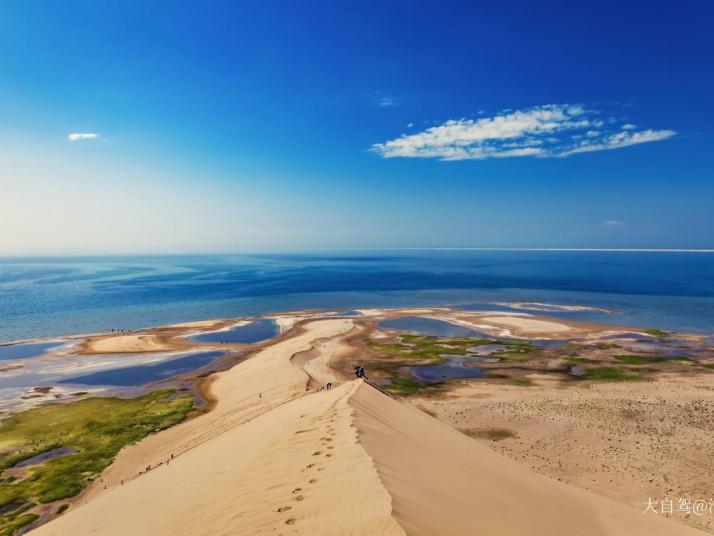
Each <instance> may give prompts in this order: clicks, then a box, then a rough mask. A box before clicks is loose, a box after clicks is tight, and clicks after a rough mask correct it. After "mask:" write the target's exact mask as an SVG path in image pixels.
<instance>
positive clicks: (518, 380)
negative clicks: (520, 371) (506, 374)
mask: <svg viewBox="0 0 714 536" xmlns="http://www.w3.org/2000/svg"><path fill="white" fill-rule="evenodd" d="M513 383H515V384H516V385H522V386H524V387H531V386H532V385H533V380H531V379H530V378H524V377H520V378H513Z"/></svg>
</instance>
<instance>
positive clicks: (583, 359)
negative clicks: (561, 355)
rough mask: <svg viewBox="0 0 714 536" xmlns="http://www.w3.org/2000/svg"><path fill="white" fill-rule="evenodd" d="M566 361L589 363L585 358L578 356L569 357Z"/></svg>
mask: <svg viewBox="0 0 714 536" xmlns="http://www.w3.org/2000/svg"><path fill="white" fill-rule="evenodd" d="M565 360H566V361H567V362H568V363H585V362H587V359H585V358H583V357H578V356H576V355H571V356H568V357H566V358H565Z"/></svg>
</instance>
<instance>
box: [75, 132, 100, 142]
mask: <svg viewBox="0 0 714 536" xmlns="http://www.w3.org/2000/svg"><path fill="white" fill-rule="evenodd" d="M67 139H68V140H69V141H81V140H98V139H99V134H96V133H94V132H72V133H70V134H69V135H68V136H67Z"/></svg>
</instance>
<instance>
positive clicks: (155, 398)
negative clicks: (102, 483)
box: [0, 389, 193, 536]
mask: <svg viewBox="0 0 714 536" xmlns="http://www.w3.org/2000/svg"><path fill="white" fill-rule="evenodd" d="M192 409H193V397H192V396H191V395H190V394H189V393H185V394H180V393H177V390H176V389H163V390H159V391H154V392H152V393H148V394H146V395H144V396H140V397H137V398H129V399H122V398H98V397H97V398H87V399H85V400H79V401H77V402H72V403H69V404H55V405H47V406H42V407H39V408H35V409H31V410H28V411H25V412H23V413H18V414H17V415H13V416H12V417H8V418H7V419H5V420H3V421H0V511H1V510H2V509H3V508H4V509H8V508H10V511H8V512H6V513H4V514H3V515H0V536H10V535H12V534H13V533H14V532H15V531H16V530H18V529H19V528H21V527H23V526H25V525H27V524H29V523H32V522H33V521H34V520H35V519H36V514H34V513H33V512H28V510H30V509H31V508H33V507H34V506H35V505H37V504H47V503H52V502H54V501H58V500H61V499H66V498H69V497H73V496H75V495H77V494H78V493H79V492H80V491H82V490H83V489H84V488H85V487H86V486H88V485H89V484H90V483H91V482H92V481H93V480H94V479H95V478H96V477H97V476H98V475H99V474H100V473H101V472H102V471H103V470H104V469H105V468H106V467H107V466H108V465H109V464H111V463H112V461H113V460H114V457H115V456H116V455H117V453H118V452H119V451H120V450H121V449H122V448H123V447H124V446H126V445H130V444H132V443H136V442H137V441H139V440H141V439H143V438H144V437H146V436H147V435H149V434H150V433H152V432H155V431H159V430H162V429H164V428H168V427H169V426H172V425H174V424H176V423H178V422H181V421H182V420H184V419H185V418H186V416H187V415H188V413H189V412H190V411H191V410H192ZM59 447H72V448H73V449H75V452H74V453H72V454H68V455H65V456H61V457H57V458H54V459H51V460H47V461H45V462H43V463H40V464H38V465H33V466H28V467H27V468H26V469H25V468H23V469H22V470H19V471H21V475H20V477H19V478H16V479H13V478H9V477H7V476H5V474H4V473H5V471H6V470H7V469H9V468H12V467H13V466H15V465H16V464H17V463H19V462H21V461H23V460H27V459H29V458H32V457H34V456H37V455H38V454H42V453H45V452H48V451H50V450H53V449H56V448H59ZM12 505H17V507H16V508H14V507H12Z"/></svg>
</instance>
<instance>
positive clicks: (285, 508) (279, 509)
mask: <svg viewBox="0 0 714 536" xmlns="http://www.w3.org/2000/svg"><path fill="white" fill-rule="evenodd" d="M291 509H292V506H281V507H280V508H278V512H280V513H282V512H287V511H288V510H291Z"/></svg>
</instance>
